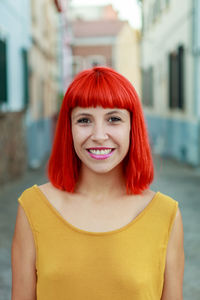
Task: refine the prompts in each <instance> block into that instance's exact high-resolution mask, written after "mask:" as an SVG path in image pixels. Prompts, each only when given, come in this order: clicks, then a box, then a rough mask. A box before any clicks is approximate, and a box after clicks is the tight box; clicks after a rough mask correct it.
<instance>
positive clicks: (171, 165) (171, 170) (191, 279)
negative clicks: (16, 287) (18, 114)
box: [0, 157, 200, 300]
mask: <svg viewBox="0 0 200 300" xmlns="http://www.w3.org/2000/svg"><path fill="white" fill-rule="evenodd" d="M154 161H155V169H156V172H155V180H154V183H153V184H152V186H151V189H153V190H154V191H158V190H159V191H161V192H162V193H164V194H168V195H169V196H171V197H172V198H174V199H175V200H177V201H178V202H179V206H180V209H181V212H182V216H183V225H184V236H185V238H184V245H185V276H184V300H191V299H192V300H199V299H200V234H199V233H200V221H199V216H200V171H199V170H193V168H192V167H190V166H187V165H183V164H181V163H178V162H176V161H174V160H171V159H161V158H160V157H155V158H154ZM46 181H47V179H46V177H45V174H44V167H41V168H40V169H39V170H35V171H33V170H28V171H27V172H26V174H25V176H24V177H23V178H19V179H18V180H16V181H15V182H12V183H9V184H7V185H6V186H4V187H1V188H0V300H10V299H11V292H10V291H11V268H10V264H11V263H10V254H11V250H10V249H11V242H12V235H13V231H14V225H15V218H16V211H17V206H18V203H17V198H18V197H19V195H20V194H21V193H22V191H23V190H24V189H26V188H28V187H30V186H32V185H33V184H36V183H37V184H38V185H39V184H41V183H44V182H46ZM55 300H56V299H55ZM113 300H114V299H113Z"/></svg>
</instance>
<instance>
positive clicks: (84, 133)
mask: <svg viewBox="0 0 200 300" xmlns="http://www.w3.org/2000/svg"><path fill="white" fill-rule="evenodd" d="M88 134H89V132H88V130H86V129H85V128H81V127H74V128H72V138H73V142H74V145H81V144H82V143H83V142H84V141H85V140H86V139H87V137H88Z"/></svg>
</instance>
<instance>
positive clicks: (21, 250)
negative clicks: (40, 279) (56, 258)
mask: <svg viewBox="0 0 200 300" xmlns="http://www.w3.org/2000/svg"><path fill="white" fill-rule="evenodd" d="M35 257H36V256H35V245H34V239H33V234H32V231H31V228H30V226H29V223H28V220H27V218H26V215H25V212H24V210H23V208H22V207H21V205H19V206H18V212H17V217H16V225H15V232H14V235H13V241H12V250H11V264H12V300H36V268H35Z"/></svg>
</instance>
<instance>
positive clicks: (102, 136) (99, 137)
mask: <svg viewBox="0 0 200 300" xmlns="http://www.w3.org/2000/svg"><path fill="white" fill-rule="evenodd" d="M91 139H92V140H93V141H96V142H103V141H106V140H107V139H108V135H107V132H106V126H104V124H102V123H98V124H97V123H96V124H95V125H94V127H93V130H92V136H91Z"/></svg>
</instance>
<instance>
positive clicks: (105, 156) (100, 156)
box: [88, 148, 115, 160]
mask: <svg viewBox="0 0 200 300" xmlns="http://www.w3.org/2000/svg"><path fill="white" fill-rule="evenodd" d="M89 149H101V148H89ZM104 149H105V148H104ZM106 149H111V148H106ZM114 150H115V149H113V151H111V152H110V153H109V154H104V155H96V154H94V153H91V152H89V151H88V153H89V155H90V156H91V157H92V158H94V159H98V160H102V159H106V158H108V157H110V156H111V155H112V154H113V152H114Z"/></svg>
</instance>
